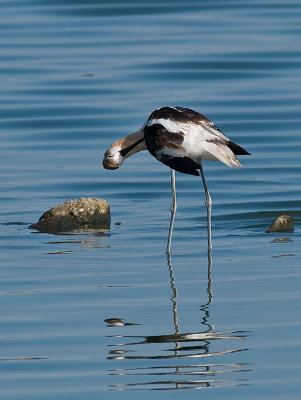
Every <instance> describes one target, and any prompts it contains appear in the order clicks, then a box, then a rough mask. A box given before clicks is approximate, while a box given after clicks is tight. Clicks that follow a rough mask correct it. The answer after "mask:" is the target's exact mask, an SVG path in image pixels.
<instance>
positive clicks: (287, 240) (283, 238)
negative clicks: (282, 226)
mask: <svg viewBox="0 0 301 400" xmlns="http://www.w3.org/2000/svg"><path fill="white" fill-rule="evenodd" d="M287 242H292V239H289V238H286V237H279V238H275V239H273V241H272V243H287Z"/></svg>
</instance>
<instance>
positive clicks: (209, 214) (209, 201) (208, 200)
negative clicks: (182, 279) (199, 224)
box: [200, 164, 212, 257]
mask: <svg viewBox="0 0 301 400" xmlns="http://www.w3.org/2000/svg"><path fill="white" fill-rule="evenodd" d="M200 169H201V175H202V181H203V186H204V190H205V196H206V200H205V205H206V207H207V230H208V257H209V256H211V250H212V240H211V206H212V200H211V197H210V193H209V191H208V189H207V184H206V179H205V175H204V171H203V165H202V164H201V167H200Z"/></svg>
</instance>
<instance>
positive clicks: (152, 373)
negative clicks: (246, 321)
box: [107, 251, 248, 390]
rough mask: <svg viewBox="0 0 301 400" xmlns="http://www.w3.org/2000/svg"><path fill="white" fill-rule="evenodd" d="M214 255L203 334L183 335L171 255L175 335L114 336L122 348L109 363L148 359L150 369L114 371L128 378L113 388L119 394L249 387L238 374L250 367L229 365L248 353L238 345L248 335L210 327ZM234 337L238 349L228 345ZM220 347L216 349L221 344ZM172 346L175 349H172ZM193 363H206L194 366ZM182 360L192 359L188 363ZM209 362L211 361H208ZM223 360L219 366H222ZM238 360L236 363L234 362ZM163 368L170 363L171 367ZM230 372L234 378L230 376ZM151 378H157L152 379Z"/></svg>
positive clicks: (117, 346) (203, 309) (112, 353)
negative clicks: (133, 390)
mask: <svg viewBox="0 0 301 400" xmlns="http://www.w3.org/2000/svg"><path fill="white" fill-rule="evenodd" d="M211 266H212V257H211V251H210V253H209V252H208V275H207V277H208V280H207V296H206V301H205V302H204V304H201V306H200V310H201V313H202V314H201V324H202V327H203V329H202V330H201V331H199V332H189V333H181V332H180V322H179V315H178V304H177V299H178V289H177V287H176V284H175V276H174V271H173V267H172V262H171V257H170V255H168V257H167V267H168V271H169V278H170V288H171V298H170V300H171V304H172V313H173V326H174V333H173V334H166V335H164V334H163V335H153V336H152V335H147V336H121V335H118V336H117V335H116V336H113V337H115V338H116V339H118V342H119V343H118V344H115V345H109V346H110V347H114V349H112V350H110V351H109V355H108V357H107V359H108V360H115V361H121V360H132V361H133V360H137V361H138V360H147V361H149V362H150V365H149V366H147V367H132V368H117V369H111V370H110V371H109V373H110V375H116V376H120V377H123V378H122V379H124V377H125V376H126V377H128V380H129V381H128V382H125V383H119V384H116V385H111V386H110V387H111V388H115V389H118V390H126V389H139V388H140V389H141V388H143V389H149V390H158V389H160V390H172V389H202V388H209V387H210V388H212V387H226V386H233V385H235V386H237V385H246V384H248V381H247V380H243V379H242V378H241V377H242V375H241V374H240V375H239V378H238V376H237V375H236V373H237V372H240V373H241V372H246V371H248V369H247V365H246V364H245V363H233V362H231V363H230V362H224V361H225V360H226V359H225V357H227V356H228V355H230V354H234V353H238V352H243V351H245V350H247V349H245V348H243V347H241V346H240V345H239V344H238V341H239V342H240V341H241V340H243V339H244V338H245V337H246V332H244V331H216V330H215V328H214V327H213V326H212V325H211V324H210V304H211V302H212V300H213V288H212V280H211ZM229 339H231V342H230V343H233V342H232V341H233V340H234V341H235V345H231V346H229V345H228V343H229ZM217 341H218V342H219V345H218V346H215V343H216V342H217ZM172 345H173V346H172ZM191 359H196V360H199V361H201V360H204V361H202V362H199V361H198V362H197V363H194V362H193V361H192V360H191ZM183 360H191V361H190V362H189V363H183ZM205 360H208V361H205ZM218 360H220V362H218ZM231 360H233V359H231ZM158 361H159V362H160V364H162V361H165V362H166V364H165V363H164V365H160V364H158ZM229 373H231V377H232V379H228V377H225V374H226V375H227V374H229ZM130 376H143V377H144V379H143V380H142V381H141V379H139V382H138V381H137V382H132V379H133V378H130ZM151 377H152V378H151Z"/></svg>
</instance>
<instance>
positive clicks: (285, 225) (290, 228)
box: [266, 215, 294, 233]
mask: <svg viewBox="0 0 301 400" xmlns="http://www.w3.org/2000/svg"><path fill="white" fill-rule="evenodd" d="M266 232H267V233H269V232H294V219H293V217H291V216H289V215H280V217H278V218H276V219H275V220H274V221H273V223H272V225H271V226H270V227H269V229H267V230H266Z"/></svg>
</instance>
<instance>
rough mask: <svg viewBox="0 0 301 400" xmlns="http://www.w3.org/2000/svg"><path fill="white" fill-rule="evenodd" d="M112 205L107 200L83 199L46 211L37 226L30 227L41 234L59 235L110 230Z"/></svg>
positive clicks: (66, 202)
mask: <svg viewBox="0 0 301 400" xmlns="http://www.w3.org/2000/svg"><path fill="white" fill-rule="evenodd" d="M110 222H111V217H110V205H109V203H108V202H107V201H106V200H103V199H97V198H95V197H81V198H80V199H76V200H66V201H65V203H64V204H60V205H58V206H56V207H53V208H51V209H50V210H48V211H46V212H45V213H44V214H43V215H42V216H41V218H40V219H39V221H38V222H37V223H36V224H32V225H30V226H29V228H30V229H37V230H38V231H40V232H48V233H58V232H70V231H74V230H79V229H80V230H81V231H85V230H89V229H101V228H102V229H108V228H110Z"/></svg>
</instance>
